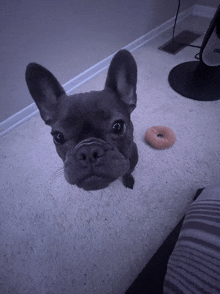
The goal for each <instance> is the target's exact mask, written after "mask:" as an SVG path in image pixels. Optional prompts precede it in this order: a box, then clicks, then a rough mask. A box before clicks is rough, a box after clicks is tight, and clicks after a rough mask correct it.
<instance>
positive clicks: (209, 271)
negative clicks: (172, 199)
mask: <svg viewBox="0 0 220 294" xmlns="http://www.w3.org/2000/svg"><path fill="white" fill-rule="evenodd" d="M163 290H164V294H186V293H187V294H190V293H194V294H202V293H206V294H207V293H209V294H217V293H218V294H219V293H220V186H212V187H207V188H205V189H204V190H203V192H202V193H201V195H200V196H199V198H198V199H197V200H195V201H194V202H193V203H192V204H191V206H190V208H189V210H188V212H187V214H186V216H185V219H184V222H183V226H182V229H181V231H180V234H179V238H178V240H177V243H176V245H175V247H174V250H173V252H172V254H171V256H170V258H169V261H168V265H167V272H166V276H165V280H164V287H163Z"/></svg>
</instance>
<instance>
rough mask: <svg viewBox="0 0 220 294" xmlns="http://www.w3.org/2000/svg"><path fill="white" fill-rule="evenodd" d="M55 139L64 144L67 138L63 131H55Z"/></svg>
mask: <svg viewBox="0 0 220 294" xmlns="http://www.w3.org/2000/svg"><path fill="white" fill-rule="evenodd" d="M53 139H54V141H55V143H58V144H64V143H65V139H64V136H63V134H62V133H55V134H53Z"/></svg>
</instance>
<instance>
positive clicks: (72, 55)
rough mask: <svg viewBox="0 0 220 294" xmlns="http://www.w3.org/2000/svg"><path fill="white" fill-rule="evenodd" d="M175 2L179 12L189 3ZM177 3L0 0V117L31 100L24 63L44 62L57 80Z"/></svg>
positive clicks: (153, 23)
mask: <svg viewBox="0 0 220 294" xmlns="http://www.w3.org/2000/svg"><path fill="white" fill-rule="evenodd" d="M200 1H202V0H200ZM212 1H213V3H214V2H216V1H215V0H212ZM181 2H182V3H181V11H182V10H184V9H186V8H188V7H190V6H192V5H193V4H195V0H182V1H181ZM203 2H204V1H203ZM206 2H208V1H206ZM210 2H211V1H210ZM177 3H178V1H177V0H176V1H175V0H157V1H155V0H139V1H137V0H111V1H107V0H93V1H90V0H38V1H35V0H10V1H8V0H1V8H2V9H1V15H0V27H1V29H2V30H1V40H2V42H1V44H0V48H1V52H0V67H1V78H0V81H1V93H2V95H1V97H0V99H1V100H0V121H3V120H5V119H6V118H8V117H9V116H11V115H12V114H14V113H16V112H17V111H19V110H21V109H22V108H24V107H26V106H27V105H29V104H31V103H32V102H33V101H32V99H31V97H30V95H29V93H28V91H27V87H26V84H25V81H24V72H25V67H26V65H27V64H28V63H29V62H32V61H35V62H38V63H40V64H42V65H44V66H46V67H47V68H49V69H50V70H51V71H52V72H53V73H54V74H55V75H56V76H57V78H58V79H59V80H60V82H61V83H62V84H63V83H65V82H67V81H68V80H70V79H71V78H73V77H74V76H76V75H78V74H79V73H81V72H83V71H84V70H85V69H87V68H89V67H90V66H92V65H94V64H95V63H97V62H98V61H100V60H102V59H104V58H105V57H107V56H109V55H110V54H112V53H114V52H116V51H117V50H119V49H120V48H122V47H124V46H125V45H127V44H128V43H130V42H132V41H134V40H135V39H137V38H139V37H140V36H142V35H144V34H146V33H147V32H148V31H150V30H152V29H153V28H155V27H157V26H158V25H160V24H161V23H163V22H165V21H166V20H168V19H170V18H171V17H173V16H174V15H175V13H176V8H177Z"/></svg>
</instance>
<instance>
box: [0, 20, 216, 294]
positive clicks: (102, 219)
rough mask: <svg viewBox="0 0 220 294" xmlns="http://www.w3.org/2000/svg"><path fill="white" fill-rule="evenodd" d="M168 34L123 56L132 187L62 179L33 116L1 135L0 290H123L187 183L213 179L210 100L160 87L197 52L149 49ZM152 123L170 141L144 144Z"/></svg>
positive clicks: (167, 225)
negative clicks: (127, 70) (89, 187)
mask: <svg viewBox="0 0 220 294" xmlns="http://www.w3.org/2000/svg"><path fill="white" fill-rule="evenodd" d="M194 21H195V19H194V18H193V19H192V18H191V19H187V20H185V22H183V23H182V26H181V24H180V25H179V29H188V28H189V27H192V24H193V23H194ZM201 23H203V20H202V19H201V20H200V25H199V26H198V27H199V28H200V27H202V26H201ZM197 31H198V30H197ZM198 32H199V31H198ZM199 33H200V32H199ZM169 39H170V32H165V33H163V34H162V35H161V36H159V37H157V38H156V39H153V40H152V41H150V42H149V43H147V44H146V45H145V46H143V47H141V48H139V49H138V50H136V51H135V52H134V53H133V55H134V57H135V59H136V61H137V65H138V85H137V88H138V90H137V94H138V104H137V108H136V109H135V111H134V112H133V113H132V120H133V123H134V130H135V131H134V137H135V142H136V143H137V146H138V150H139V162H138V164H137V166H136V169H135V171H134V173H133V175H134V178H135V186H134V189H133V190H129V189H126V188H125V187H124V186H123V185H122V182H121V179H119V180H117V181H115V182H114V183H112V184H111V185H110V186H109V187H108V188H106V189H103V190H100V191H92V192H86V191H83V190H80V189H78V188H77V187H75V186H70V185H68V184H67V183H66V181H65V180H64V177H63V171H62V162H61V159H60V158H59V157H58V156H57V154H56V151H55V147H54V145H53V142H52V137H51V136H50V128H49V127H48V126H46V125H44V123H43V121H42V120H41V118H40V117H39V115H36V116H35V117H34V118H32V119H31V120H30V121H28V122H26V123H24V124H23V125H21V126H19V127H17V128H16V129H14V130H12V131H10V132H9V133H8V134H7V135H5V136H4V137H3V138H1V141H0V166H1V179H0V189H1V190H0V194H1V203H0V209H1V211H0V221H1V230H0V239H1V242H0V251H1V264H0V277H1V281H0V283H1V284H0V285H1V286H0V293H1V294H3V293H4V294H9V293H13V294H15V293H16V294H24V293H32V294H39V293H42V294H61V293H62V294H70V293H74V294H75V293H76V294H86V293H89V294H99V293H100V294H101V293H105V294H121V293H124V292H125V291H126V289H128V288H129V286H130V285H131V284H132V282H133V281H134V280H135V278H136V277H137V276H138V274H139V273H140V272H141V271H142V269H143V268H144V267H145V265H146V264H147V262H148V261H149V260H150V258H151V257H152V256H153V254H154V253H155V252H156V251H157V249H158V248H159V246H160V245H161V244H162V243H163V241H164V240H165V239H166V237H167V236H168V235H169V233H170V232H171V231H172V230H173V228H174V227H175V226H176V224H177V223H178V222H179V221H180V219H181V218H182V217H183V215H184V213H185V212H186V210H187V208H188V206H189V204H190V203H191V201H192V199H193V196H194V195H195V193H196V191H197V189H199V188H201V187H205V186H207V185H209V184H213V183H216V182H219V176H220V100H219V101H213V102H199V101H194V100H190V99H187V98H184V97H182V96H180V95H179V94H177V93H175V92H174V91H173V90H172V89H171V88H170V87H169V84H168V80H167V78H168V74H169V72H170V70H171V69H172V68H173V67H174V66H175V65H177V64H179V63H181V62H184V61H189V60H192V59H193V57H194V55H195V54H196V53H197V52H198V51H197V50H196V49H195V48H189V47H187V48H185V49H184V50H182V51H181V52H179V53H178V54H176V55H175V56H173V55H169V54H167V53H165V52H162V51H160V50H158V49H157V48H158V47H159V45H162V44H164V43H165V42H166V41H167V40H169ZM201 41H202V39H198V40H197V42H198V44H199V42H201ZM105 78H106V72H103V73H101V74H100V75H99V76H97V77H96V78H94V79H93V80H91V81H90V82H88V83H87V84H85V85H84V86H82V87H80V88H79V89H78V90H77V91H78V92H80V91H90V90H91V89H92V90H100V89H102V88H103V86H104V81H105ZM154 125H155V126H161V125H162V126H163V125H164V126H167V127H169V128H171V129H172V130H173V131H174V133H175V135H176V142H175V144H174V145H173V146H172V147H171V148H169V149H165V150H156V149H153V148H152V147H150V146H149V145H147V144H146V143H145V141H144V134H145V132H146V130H147V129H148V128H150V127H152V126H154Z"/></svg>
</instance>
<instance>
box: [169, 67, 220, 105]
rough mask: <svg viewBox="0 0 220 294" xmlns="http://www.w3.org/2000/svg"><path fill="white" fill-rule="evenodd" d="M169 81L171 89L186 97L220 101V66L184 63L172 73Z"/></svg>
mask: <svg viewBox="0 0 220 294" xmlns="http://www.w3.org/2000/svg"><path fill="white" fill-rule="evenodd" d="M168 80H169V84H170V86H171V88H173V90H174V91H176V92H177V93H179V94H180V95H182V96H184V97H187V98H191V99H194V100H198V101H215V100H219V99H220V66H215V67H210V66H207V65H205V64H204V63H202V62H200V61H189V62H184V63H181V64H179V65H177V66H175V67H174V68H173V69H172V70H171V71H170V73H169V77H168Z"/></svg>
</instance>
